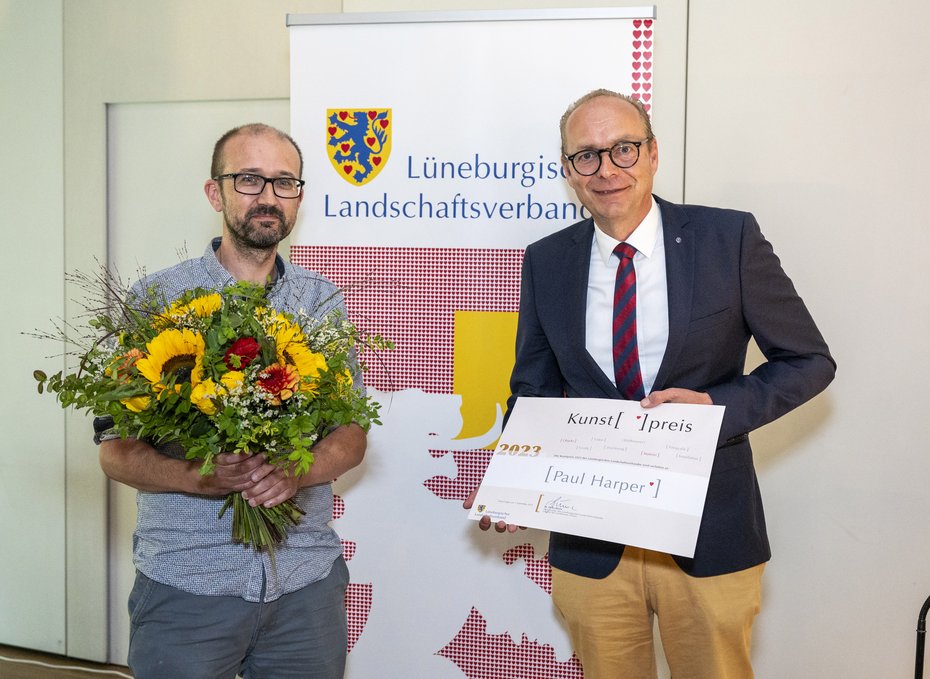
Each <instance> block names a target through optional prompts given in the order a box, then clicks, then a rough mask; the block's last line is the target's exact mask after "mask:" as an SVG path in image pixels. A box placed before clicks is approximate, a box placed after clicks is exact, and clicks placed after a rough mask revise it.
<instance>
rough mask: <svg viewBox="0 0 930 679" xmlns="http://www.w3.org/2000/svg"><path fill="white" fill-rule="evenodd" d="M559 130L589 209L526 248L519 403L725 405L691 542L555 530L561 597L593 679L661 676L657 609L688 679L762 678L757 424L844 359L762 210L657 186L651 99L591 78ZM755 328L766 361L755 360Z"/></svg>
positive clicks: (672, 661)
mask: <svg viewBox="0 0 930 679" xmlns="http://www.w3.org/2000/svg"><path fill="white" fill-rule="evenodd" d="M560 128H561V133H562V153H563V160H562V163H563V167H564V170H565V174H566V176H567V178H568V183H569V184H570V185H571V187H572V188H573V189H574V190H575V192H576V194H577V195H578V199H579V200H580V201H581V203H583V204H584V206H585V207H586V208H587V210H588V212H590V214H591V215H592V216H593V219H586V220H584V221H582V222H579V223H577V224H574V225H572V226H570V227H568V228H566V229H563V230H562V231H559V232H557V233H554V234H552V235H550V236H548V237H546V238H543V239H542V240H540V241H538V242H536V243H533V244H532V245H530V246H529V247H528V248H527V250H526V256H525V258H524V263H523V279H522V284H521V296H520V315H519V323H518V328H517V343H516V363H515V365H514V369H513V374H512V376H511V383H510V386H511V392H512V395H511V397H510V400H509V402H508V410H509V408H512V407H513V404H514V402H515V401H516V399H518V398H520V397H523V396H528V397H533V396H537V397H559V396H567V397H569V398H571V397H587V398H627V399H630V398H634V399H637V400H639V399H641V402H642V405H643V406H644V407H646V408H655V407H660V406H661V404H662V403H698V404H718V405H723V406H725V407H726V410H725V414H724V418H723V425H722V428H721V433H720V439H719V442H718V449H717V453H716V457H715V461H714V466H713V471H712V473H711V477H710V483H709V487H708V491H707V499H706V503H705V508H704V516H703V519H702V522H701V528H700V532H699V534H698V540H697V546H696V550H695V554H694V557H693V558H683V557H677V556H675V557H673V556H671V555H668V554H662V553H658V552H653V551H650V550H645V549H640V548H635V547H631V546H624V545H619V544H615V543H610V542H604V541H600V540H593V539H588V538H582V537H577V536H572V535H565V534H559V533H553V534H552V535H551V537H550V546H549V561H550V563H551V565H552V598H553V601H554V602H555V604H556V607H557V608H558V609H559V611H560V612H561V614H562V615H563V617H564V620H565V622H566V625H567V627H568V630H569V635H570V637H571V639H572V645H573V647H574V649H575V651H576V653H577V654H578V655H579V657H580V658H581V660H582V663H583V665H584V669H585V677H586V679H618V678H619V679H637V678H640V677H642V678H644V679H648V678H651V677H655V676H656V672H657V670H656V662H655V651H654V646H653V618H654V617H656V618H658V622H659V630H660V633H661V637H662V644H663V648H664V651H665V655H666V658H667V660H668V663H669V666H670V668H671V671H672V676H674V677H675V679H729V678H740V679H743V678H746V677H752V676H753V673H752V666H751V663H750V639H751V633H752V624H753V621H754V619H755V616H756V614H757V613H758V610H759V605H760V595H761V578H762V571H763V569H764V567H765V562H766V561H768V559H769V557H770V555H771V554H770V551H769V544H768V538H767V536H766V531H765V520H764V516H763V511H762V500H761V497H760V494H759V487H758V483H757V481H756V475H755V470H754V468H753V461H752V451H751V449H750V446H749V440H748V434H749V432H751V431H752V430H754V429H756V428H758V427H761V426H762V425H764V424H767V423H768V422H771V421H772V420H775V419H776V418H778V417H780V416H782V415H784V414H785V413H787V412H789V411H790V410H792V409H794V408H796V407H797V406H799V405H801V404H802V403H804V402H805V401H807V400H808V399H810V398H812V397H813V396H815V395H816V394H817V393H819V392H820V391H822V390H823V389H824V388H825V387H826V386H827V385H828V384H829V383H830V381H831V380H832V379H833V375H834V371H835V365H836V364H835V363H834V361H833V359H832V357H831V356H830V353H829V350H828V348H827V345H826V343H825V342H824V339H823V337H822V336H821V334H820V332H819V331H818V330H817V327H816V325H815V324H814V321H813V320H812V318H811V316H810V314H809V313H808V311H807V308H806V307H805V305H804V303H803V301H802V300H801V298H800V297H799V296H798V294H797V292H796V291H795V289H794V286H793V285H792V283H791V280H790V279H789V278H788V276H787V275H786V274H785V272H784V271H783V270H782V268H781V264H780V263H779V260H778V257H776V255H775V254H774V252H773V251H772V246H771V245H770V244H769V243H768V242H767V241H766V240H765V238H764V237H763V236H762V233H761V232H760V230H759V226H758V224H757V223H756V220H755V219H754V217H753V216H752V215H751V214H748V213H745V212H737V211H734V210H722V209H715V208H708V207H699V206H692V205H674V204H671V203H668V202H666V201H664V200H662V199H661V198H657V197H655V196H653V194H652V185H653V176H654V175H655V173H656V171H657V169H658V166H659V150H658V143H657V141H656V139H655V137H654V135H653V132H652V127H651V124H650V121H649V116H648V114H647V113H646V111H645V110H644V108H643V107H642V105H641V104H640V103H639V102H638V101H636V100H634V99H631V98H628V97H626V96H624V95H620V94H617V93H615V92H610V91H607V90H596V91H594V92H591V93H589V94H587V95H585V96H584V97H582V98H581V99H579V100H578V101H577V102H575V103H574V104H573V105H572V106H570V107H569V109H568V110H567V111H566V113H565V115H564V116H563V117H562V120H561V124H560ZM622 243H627V244H629V245H630V246H632V247H633V248H635V250H629V252H630V253H632V255H631V256H632V265H633V266H632V268H633V269H634V270H635V299H636V302H635V312H634V313H633V318H634V322H635V325H634V329H633V331H632V334H633V336H635V338H636V345H635V347H636V348H635V351H636V353H637V354H638V356H637V359H638V364H639V373H638V374H637V375H635V378H636V379H635V380H634V382H635V384H634V387H637V388H638V389H637V388H634V389H633V390H632V391H625V387H623V386H621V387H620V388H618V386H617V384H618V380H619V379H620V378H618V377H617V375H618V372H617V370H618V369H619V368H618V366H617V365H616V364H615V357H614V355H613V354H614V345H615V341H614V333H615V331H616V327H615V326H614V325H613V323H614V320H613V319H614V303H615V299H614V295H615V294H619V293H617V290H618V289H619V288H615V285H616V284H617V282H616V278H617V272H618V268H622V265H620V263H619V262H620V258H619V257H618V255H617V253H615V252H614V251H615V248H618V249H619V247H620V244H622ZM623 247H626V246H623ZM750 338H753V339H755V341H756V344H757V345H758V347H759V349H760V350H761V351H762V353H763V354H764V355H765V357H766V359H767V360H766V362H764V363H763V364H762V365H760V366H759V367H757V368H755V369H754V370H752V371H751V372H750V373H749V374H745V370H744V368H745V365H744V364H745V359H746V350H747V345H748V343H749V340H750ZM640 380H641V381H640ZM468 504H470V502H467V501H466V505H468ZM482 521H483V523H482V524H479V525H481V527H482V528H484V529H487V528H488V527H489V526H490V521H489V520H488V519H487V517H485V519H483V520H482ZM495 527H496V529H497V530H499V531H503V530H507V529H510V530H513V529H515V527H514V526H507V525H505V524H503V523H499V524H497V525H496V526H495Z"/></svg>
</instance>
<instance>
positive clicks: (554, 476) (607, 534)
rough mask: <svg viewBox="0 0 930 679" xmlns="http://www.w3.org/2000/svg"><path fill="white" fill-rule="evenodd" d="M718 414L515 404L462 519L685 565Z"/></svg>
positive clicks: (583, 402)
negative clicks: (681, 560) (635, 550)
mask: <svg viewBox="0 0 930 679" xmlns="http://www.w3.org/2000/svg"><path fill="white" fill-rule="evenodd" d="M723 411H724V408H723V406H706V405H693V404H682V403H663V404H662V405H659V406H657V407H655V408H649V409H645V408H643V407H642V406H640V405H639V402H638V401H619V400H614V399H594V398H528V397H522V398H519V399H518V400H517V402H516V404H515V405H514V408H513V411H512V412H511V414H510V418H509V420H508V422H507V427H506V428H505V429H504V431H503V433H502V434H501V437H500V440H499V441H498V444H497V447H496V448H495V450H494V455H493V456H492V458H491V462H490V464H489V465H488V468H487V471H486V472H485V475H484V480H483V481H482V482H481V487H480V488H479V489H478V494H477V496H476V497H475V502H474V504H473V505H472V510H471V513H470V514H469V518H470V519H476V520H477V519H480V518H481V517H482V516H488V517H490V518H491V520H492V522H497V521H505V522H507V523H513V524H517V525H520V526H527V527H531V528H542V529H544V530H552V531H557V532H559V533H568V534H571V535H581V536H585V537H591V538H598V539H601V540H609V541H611V542H619V543H622V544H626V545H634V546H636V547H643V548H645V549H652V550H656V551H660V552H666V553H669V554H677V555H680V556H687V557H692V556H694V547H695V544H696V543H697V534H698V529H699V528H700V525H701V515H702V514H703V512H704V499H705V497H706V495H707V483H708V479H709V478H710V471H711V468H712V467H713V464H714V453H715V451H716V447H717V438H718V436H719V433H720V425H721V423H722V421H723Z"/></svg>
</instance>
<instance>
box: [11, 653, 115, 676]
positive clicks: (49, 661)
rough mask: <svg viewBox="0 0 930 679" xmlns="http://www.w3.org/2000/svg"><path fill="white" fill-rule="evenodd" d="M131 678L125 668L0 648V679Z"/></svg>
mask: <svg viewBox="0 0 930 679" xmlns="http://www.w3.org/2000/svg"><path fill="white" fill-rule="evenodd" d="M95 677H101V678H104V677H132V674H131V673H130V672H129V669H128V668H127V667H123V666H121V665H101V664H100V663H92V662H87V661H85V660H76V659H74V658H66V657H64V656H60V655H51V654H49V653H40V652H39V651H32V650H28V649H25V648H16V647H14V646H3V645H0V679H94V678H95Z"/></svg>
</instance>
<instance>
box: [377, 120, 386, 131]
mask: <svg viewBox="0 0 930 679" xmlns="http://www.w3.org/2000/svg"><path fill="white" fill-rule="evenodd" d="M378 122H379V123H381V129H382V130H386V129H387V126H388V121H387V120H379V121H378Z"/></svg>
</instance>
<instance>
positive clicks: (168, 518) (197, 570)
mask: <svg viewBox="0 0 930 679" xmlns="http://www.w3.org/2000/svg"><path fill="white" fill-rule="evenodd" d="M220 240H221V239H219V238H215V239H214V240H213V241H212V242H211V243H210V245H208V246H207V249H206V251H205V252H204V255H203V257H200V258H198V259H190V260H187V261H186V262H182V263H180V264H178V265H176V266H173V267H170V268H168V269H165V270H164V271H159V272H158V273H155V274H152V275H150V276H146V277H145V278H143V279H142V280H141V281H139V282H138V283H136V285H135V286H134V290H136V291H141V290H145V289H147V288H148V287H149V286H152V285H153V284H154V285H156V286H158V289H159V292H160V293H161V294H163V295H164V297H165V300H166V301H167V302H170V301H173V300H174V299H176V298H177V297H179V296H180V295H181V294H182V293H183V292H185V291H186V290H190V289H192V288H197V287H200V288H204V289H208V290H220V289H222V288H224V287H226V286H228V285H232V284H233V283H235V282H236V281H235V280H234V279H233V277H232V276H231V275H230V274H229V272H228V271H226V269H224V268H223V266H222V265H221V264H220V263H219V261H218V260H217V258H216V254H215V250H216V248H218V247H219V244H220ZM275 266H276V273H277V280H276V281H275V283H274V284H273V287H272V288H271V292H270V294H269V299H270V301H271V303H272V305H273V306H274V308H276V309H278V310H279V311H287V312H290V313H296V312H297V311H299V310H301V309H303V310H304V311H306V312H307V313H309V314H311V315H313V316H315V317H318V318H322V317H323V316H326V315H327V314H329V313H331V312H333V311H335V310H339V311H341V312H342V313H343V315H344V314H345V304H344V301H343V297H342V294H341V293H340V292H339V290H338V289H337V288H336V286H335V285H333V284H332V283H331V282H330V281H328V280H327V279H325V278H324V277H323V276H321V275H319V274H317V273H314V272H312V271H308V270H306V269H303V268H301V267H297V266H293V265H292V264H289V263H287V262H285V261H284V260H282V259H281V257H278V258H277V261H276V263H275ZM356 380H357V381H356V385H357V386H358V387H359V388H364V387H363V386H362V384H361V380H360V378H359V377H358V376H357V377H356ZM104 438H105V437H104ZM177 448H178V447H177V446H175V447H174V448H173V449H172V447H171V446H165V447H163V448H161V449H160V450H161V452H162V453H164V454H166V455H172V456H175V457H180V458H183V457H184V453H183V451H181V450H178V449H177ZM294 499H295V500H296V501H297V503H298V504H299V505H300V507H301V509H303V510H304V512H306V516H304V517H303V518H302V519H301V521H300V524H299V525H298V526H296V527H294V528H291V529H290V530H289V531H288V536H287V539H286V541H285V543H284V544H283V545H281V546H279V547H278V548H277V549H276V550H275V561H276V566H277V568H276V569H274V570H273V569H272V568H271V563H270V561H269V558H268V555H267V554H263V553H257V552H255V551H254V550H253V549H252V548H251V547H243V546H242V545H238V544H235V543H233V542H232V540H231V538H230V534H231V524H232V510H231V509H230V510H229V511H227V512H226V514H225V515H224V516H223V518H222V519H218V518H217V515H218V514H219V511H220V508H221V507H222V505H223V501H224V499H223V498H213V497H205V496H199V495H188V494H186V493H149V492H144V491H139V493H138V496H137V501H136V502H137V507H138V518H137V522H136V530H135V533H134V534H133V562H134V563H135V566H136V568H138V569H139V570H140V571H141V572H142V573H144V574H145V575H147V576H148V577H149V578H151V579H152V580H155V581H157V582H161V583H163V584H166V585H170V586H172V587H176V588H177V589H180V590H183V591H185V592H190V593H191V594H202V595H214V596H237V597H241V598H243V599H245V600H246V601H260V600H261V599H262V588H263V586H264V592H265V594H264V601H273V600H275V599H277V598H278V597H280V596H281V595H282V594H287V593H289V592H293V591H296V590H298V589H300V588H302V587H304V586H306V585H308V584H310V583H313V582H316V581H317V580H321V579H323V578H324V577H326V576H327V575H328V574H329V571H330V569H331V568H332V565H333V562H334V561H335V560H336V559H337V558H338V557H339V556H340V555H341V554H342V544H341V542H340V540H339V536H337V535H336V532H335V531H334V530H333V529H332V527H331V526H330V525H329V522H330V520H331V519H332V516H333V492H332V486H331V484H328V483H325V484H321V485H316V486H311V487H309V488H301V489H300V490H298V491H297V494H296V495H295V496H294Z"/></svg>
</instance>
